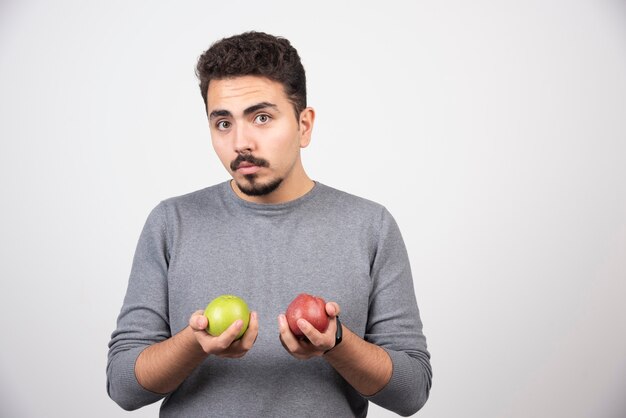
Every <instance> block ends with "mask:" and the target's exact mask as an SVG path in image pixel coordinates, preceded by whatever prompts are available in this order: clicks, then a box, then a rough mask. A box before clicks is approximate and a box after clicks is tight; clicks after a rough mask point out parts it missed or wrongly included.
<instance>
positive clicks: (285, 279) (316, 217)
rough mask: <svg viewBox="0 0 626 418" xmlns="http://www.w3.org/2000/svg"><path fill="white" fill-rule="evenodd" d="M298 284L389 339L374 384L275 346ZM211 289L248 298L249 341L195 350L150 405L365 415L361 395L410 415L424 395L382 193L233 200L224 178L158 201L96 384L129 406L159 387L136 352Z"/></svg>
mask: <svg viewBox="0 0 626 418" xmlns="http://www.w3.org/2000/svg"><path fill="white" fill-rule="evenodd" d="M302 292H306V293H310V294H313V295H317V296H321V297H323V298H324V299H325V300H326V301H334V302H337V303H338V304H339V306H340V307H341V320H342V323H343V324H344V326H346V327H347V328H349V329H350V330H351V331H352V332H354V333H355V334H357V335H359V336H360V337H362V338H364V339H365V340H366V341H369V342H371V343H374V344H377V345H379V346H380V347H382V348H383V349H385V350H386V351H387V352H388V353H389V355H390V357H391V360H392V363H393V374H392V377H391V380H390V382H389V383H388V384H387V385H386V386H385V387H384V388H383V389H382V390H380V391H379V392H378V393H377V394H375V395H373V396H369V397H366V396H362V395H361V394H359V393H358V392H357V391H356V390H355V389H353V388H352V387H351V386H350V385H349V384H348V383H347V382H346V381H345V380H344V379H343V378H342V377H341V376H340V375H339V374H338V373H337V372H335V370H334V369H333V368H332V367H331V366H330V365H329V364H328V363H327V362H326V361H325V360H324V359H323V358H314V359H310V360H297V359H295V358H293V357H292V356H291V355H290V354H289V353H287V351H285V349H284V348H283V347H282V345H281V343H280V340H279V338H278V322H277V316H278V315H279V314H280V313H283V312H285V310H286V309H287V306H288V305H289V303H290V302H291V300H292V299H293V298H294V297H296V296H297V295H298V294H299V293H302ZM222 294H233V295H237V296H239V297H242V298H243V299H245V300H246V301H247V303H248V305H249V307H250V309H251V310H255V311H257V312H258V318H259V334H258V338H257V341H256V343H255V345H254V346H253V348H252V349H251V350H250V351H249V352H248V353H247V354H246V355H245V356H244V357H243V358H240V359H222V358H218V357H215V356H209V357H207V358H206V359H205V361H204V362H203V363H202V364H201V365H200V366H198V367H197V368H196V369H195V370H194V371H193V372H192V373H191V375H189V377H188V378H187V379H186V380H185V381H184V382H183V383H182V384H181V385H180V386H179V387H178V388H177V389H176V390H174V391H173V392H171V393H169V394H168V395H166V396H165V399H164V400H163V402H162V404H161V416H162V417H208V416H223V417H230V416H232V417H299V416H336V417H347V416H365V415H366V414H367V404H368V401H372V402H375V403H376V404H378V405H380V406H382V407H384V408H387V409H390V410H392V411H395V412H397V413H398V414H401V415H410V414H413V413H415V412H416V411H417V410H418V409H419V408H421V407H422V405H423V404H424V403H425V402H426V399H427V398H428V393H429V390H430V385H431V374H432V373H431V367H430V362H429V359H430V355H429V353H428V351H427V349H426V339H425V337H424V335H423V333H422V322H421V320H420V316H419V311H418V307H417V303H416V300H415V293H414V289H413V281H412V278H411V270H410V266H409V260H408V256H407V252H406V249H405V246H404V243H403V240H402V237H401V235H400V231H399V229H398V226H397V225H396V223H395V221H394V219H393V218H392V216H391V215H390V214H389V212H388V211H387V210H386V209H385V208H384V207H382V206H381V205H379V204H376V203H373V202H371V201H368V200H365V199H362V198H359V197H356V196H352V195H350V194H347V193H344V192H341V191H339V190H336V189H333V188H331V187H328V186H325V185H323V184H321V183H319V182H318V183H316V184H315V187H313V189H312V190H311V191H310V192H309V193H307V194H306V195H304V196H302V197H300V198H299V199H296V200H293V201H290V202H287V203H282V204H276V205H267V204H256V203H251V202H248V201H245V200H243V199H241V198H239V197H238V196H237V195H236V194H235V193H234V192H233V191H232V189H231V187H230V184H229V182H224V183H221V184H218V185H215V186H212V187H208V188H206V189H203V190H199V191H196V192H193V193H190V194H187V195H184V196H180V197H175V198H171V199H168V200H164V201H162V202H161V203H160V204H159V205H157V206H156V207H155V208H154V209H153V210H152V212H151V213H150V215H149V217H148V219H147V221H146V224H145V226H144V228H143V231H142V233H141V236H140V238H139V242H138V244H137V249H136V252H135V257H134V260H133V266H132V270H131V273H130V279H129V284H128V290H127V293H126V297H125V299H124V304H123V306H122V309H121V312H120V315H119V318H118V323H117V329H116V330H115V331H114V332H113V334H112V336H111V341H110V343H109V357H108V364H107V390H108V393H109V396H110V397H111V398H112V399H113V400H115V402H117V403H118V404H119V405H120V406H121V407H122V408H124V409H129V410H130V409H136V408H139V407H141V406H144V405H147V404H150V403H153V402H156V401H158V400H160V399H162V398H163V397H164V396H163V395H159V394H155V393H152V392H150V391H147V390H145V389H144V388H142V387H141V386H140V385H139V383H138V382H137V379H136V377H135V373H134V365H135V361H136V359H137V357H138V356H139V354H140V353H141V351H142V350H144V349H145V348H146V347H148V346H150V345H152V344H154V343H157V342H159V341H163V340H165V339H167V338H169V337H171V336H172V335H174V334H176V333H178V332H180V331H181V330H182V329H184V328H185V327H186V326H187V325H188V321H189V317H190V316H191V314H192V313H193V312H195V311H196V310H198V309H204V308H205V307H206V305H207V304H208V302H210V301H211V300H212V299H213V298H215V297H217V296H219V295H222Z"/></svg>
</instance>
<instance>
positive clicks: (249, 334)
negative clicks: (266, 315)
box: [241, 312, 259, 351]
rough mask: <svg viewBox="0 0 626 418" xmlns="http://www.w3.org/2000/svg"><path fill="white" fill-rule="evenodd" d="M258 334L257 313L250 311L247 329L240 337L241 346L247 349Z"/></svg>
mask: <svg viewBox="0 0 626 418" xmlns="http://www.w3.org/2000/svg"><path fill="white" fill-rule="evenodd" d="M258 335H259V321H258V314H257V313H256V312H251V313H250V322H249V324H248V329H247V330H246V332H245V333H244V334H243V337H241V347H242V349H243V350H245V351H248V350H250V349H251V348H252V346H253V345H254V342H255V341H256V338H257V336H258Z"/></svg>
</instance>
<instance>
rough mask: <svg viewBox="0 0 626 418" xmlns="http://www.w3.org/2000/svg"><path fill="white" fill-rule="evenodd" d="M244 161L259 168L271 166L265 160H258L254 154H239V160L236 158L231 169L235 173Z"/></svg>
mask: <svg viewBox="0 0 626 418" xmlns="http://www.w3.org/2000/svg"><path fill="white" fill-rule="evenodd" d="M244 161H245V162H247V163H250V164H254V165H256V166H259V167H269V166H270V163H269V162H268V161H267V160H264V159H263V158H257V157H255V156H254V155H252V154H239V155H237V158H235V159H234V160H233V161H232V162H231V163H230V169H231V170H233V171H236V170H237V169H238V168H239V164H241V163H242V162H244Z"/></svg>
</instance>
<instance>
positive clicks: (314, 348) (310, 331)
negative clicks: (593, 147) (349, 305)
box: [278, 302, 340, 360]
mask: <svg viewBox="0 0 626 418" xmlns="http://www.w3.org/2000/svg"><path fill="white" fill-rule="evenodd" d="M339 312H340V309H339V305H338V304H337V303H335V302H328V303H326V313H327V314H328V316H329V317H330V323H329V324H328V328H327V329H326V331H324V332H319V331H318V330H317V329H315V327H313V325H311V324H310V323H309V322H308V321H307V320H305V319H299V320H298V327H299V328H300V330H301V331H302V333H303V334H304V336H305V337H306V338H298V337H296V336H295V335H293V333H292V332H291V330H290V329H289V324H288V323H287V318H286V317H285V314H280V315H278V329H279V331H280V342H281V343H282V344H283V347H285V350H287V352H289V354H291V355H292V356H294V357H295V358H297V359H300V360H306V359H309V358H311V357H317V356H321V355H323V354H324V353H325V352H326V351H328V350H330V349H331V348H333V347H334V346H335V334H336V332H337V320H336V319H335V318H336V317H337V316H339Z"/></svg>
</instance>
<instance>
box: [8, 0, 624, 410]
mask: <svg viewBox="0 0 626 418" xmlns="http://www.w3.org/2000/svg"><path fill="white" fill-rule="evenodd" d="M625 6H626V5H625V3H624V2H623V1H617V0H613V1H609V0H576V1H565V0H563V1H540V0H530V1H496V0H493V1H480V0H478V1H472V2H469V1H451V0H442V1H420V2H404V1H385V2H379V1H376V2H372V1H370V2H362V1H344V2H340V1H332V2H324V1H321V2H309V3H301V4H297V3H295V2H290V1H280V2H279V1H276V2H272V1H268V2H238V1H228V2H210V1H185V2H176V3H175V2H165V1H147V0H146V1H112V0H107V1H100V2H96V1H79V0H76V1H54V2H48V1H18V0H9V1H7V0H4V1H0V138H1V141H0V193H1V196H2V205H1V206H0V211H1V217H0V219H1V223H0V228H1V229H0V233H1V237H2V239H1V240H0V257H1V259H0V261H1V263H2V270H1V276H2V279H1V288H0V321H1V322H0V324H1V327H2V328H1V329H2V348H1V350H0V415H1V416H3V417H44V416H45V417H84V416H91V417H116V416H119V417H121V416H126V415H129V414H127V413H126V412H124V411H122V410H121V409H119V408H118V407H117V406H116V405H115V404H114V403H113V402H112V401H110V400H109V399H108V398H107V395H106V392H105V364H106V354H107V342H108V339H109V336H110V333H111V331H112V330H113V328H114V326H115V320H116V317H117V314H118V312H119V308H120V306H121V303H122V298H123V296H124V292H125V288H126V282H127V278H128V274H129V271H130V265H131V260H132V256H133V253H134V248H135V245H136V242H137V238H138V236H139V232H140V230H141V228H142V226H143V223H144V221H145V219H146V216H147V215H148V212H149V211H150V209H151V208H152V207H154V206H155V205H156V204H157V203H158V202H159V201H160V200H161V199H164V198H167V197H171V196H175V195H180V194H184V193H187V192H190V191H193V190H196V189H199V188H202V187H205V186H207V185H211V184H214V183H217V182H220V181H223V180H225V179H226V178H227V174H226V172H225V171H224V169H223V167H222V166H221V165H220V163H219V161H218V160H217V158H216V157H215V156H214V155H213V150H212V148H211V145H210V137H209V131H208V128H207V122H206V118H205V114H204V110H203V104H202V100H201V97H200V94H199V92H198V90H197V82H196V79H195V76H194V72H193V70H194V65H195V61H196V59H197V57H198V55H199V54H200V53H201V52H202V51H203V50H204V49H205V48H207V47H208V45H209V44H210V43H211V42H213V41H214V40H216V39H219V38H221V37H224V36H228V35H232V34H235V33H239V32H241V31H244V30H249V29H257V30H264V31H268V32H270V33H274V34H278V35H283V36H285V37H287V38H289V39H290V40H291V41H292V42H293V44H294V45H295V46H296V48H297V49H298V50H299V52H300V54H301V56H302V58H303V61H304V64H305V67H306V69H307V75H308V79H309V84H308V86H309V91H310V95H309V102H310V104H311V105H312V106H313V107H315V108H316V110H317V124H316V126H315V130H314V136H313V142H312V144H311V146H310V147H309V148H308V149H307V150H305V151H304V163H305V166H306V167H307V168H308V171H309V174H310V175H311V176H312V177H313V178H314V179H317V180H319V181H321V182H324V183H326V184H328V185H331V186H334V187H337V188H340V189H344V190H346V191H349V192H351V193H354V194H357V195H360V196H363V197H366V198H369V199H372V200H375V201H378V202H380V203H383V204H384V205H386V206H387V208H388V209H389V210H390V211H391V213H392V214H394V216H395V217H396V219H397V221H398V223H399V224H400V227H401V229H402V232H403V235H404V238H405V241H406V244H407V246H408V249H409V252H410V256H411V263H412V266H413V271H414V278H415V290H416V294H417V298H418V302H419V304H420V308H421V311H422V316H423V320H424V324H425V328H424V331H425V333H426V335H427V337H428V342H429V348H430V349H431V352H432V356H433V357H432V364H433V368H434V373H435V375H434V387H433V391H432V394H431V399H430V401H429V402H428V404H427V405H426V406H425V408H424V409H423V410H422V412H420V413H418V416H421V417H438V418H439V417H475V418H491V417H509V418H510V417H513V418H515V417H519V418H527V417H568V418H575V417H581V418H582V417H602V418H617V417H624V416H626V401H624V397H623V393H624V389H625V387H626V356H625V353H626V335H625V332H624V331H625V329H626V313H625V309H624V307H623V303H622V299H624V296H625V295H626V186H625V180H626V164H625V161H624V160H625V157H626V7H625ZM242 396H251V394H242ZM207 407H211V406H210V405H208V406H207ZM371 411H372V412H371V416H374V417H383V416H391V414H390V413H388V412H385V411H383V410H381V409H380V408H377V407H375V406H372V409H371ZM156 414H157V406H156V405H153V406H150V407H147V408H144V409H142V410H140V411H137V412H135V413H133V414H130V415H129V416H134V417H150V416H156Z"/></svg>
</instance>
